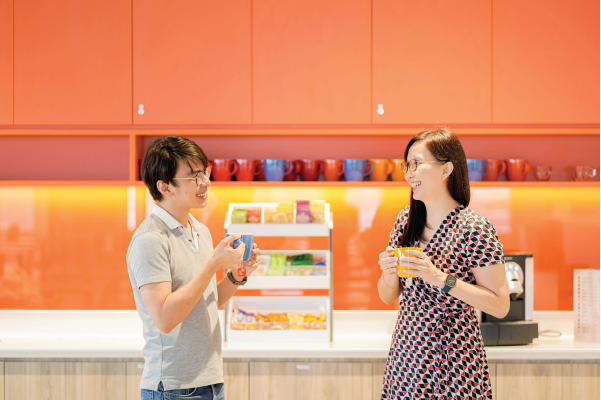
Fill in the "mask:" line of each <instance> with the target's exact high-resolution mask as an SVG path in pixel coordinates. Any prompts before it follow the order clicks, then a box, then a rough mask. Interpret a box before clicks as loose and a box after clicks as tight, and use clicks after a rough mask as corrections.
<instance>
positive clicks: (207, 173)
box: [173, 165, 211, 186]
mask: <svg viewBox="0 0 601 400" xmlns="http://www.w3.org/2000/svg"><path fill="white" fill-rule="evenodd" d="M205 176H206V177H207V178H210V177H211V166H210V165H209V166H208V167H207V168H206V169H205V170H204V171H201V172H199V173H197V174H196V176H195V177H193V178H173V179H190V180H194V182H195V183H196V186H200V185H202V181H204V179H205Z"/></svg>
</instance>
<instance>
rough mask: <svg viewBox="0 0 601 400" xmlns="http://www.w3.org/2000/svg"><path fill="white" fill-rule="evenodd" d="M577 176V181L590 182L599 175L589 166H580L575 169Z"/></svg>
mask: <svg viewBox="0 0 601 400" xmlns="http://www.w3.org/2000/svg"><path fill="white" fill-rule="evenodd" d="M574 172H575V176H574V178H575V179H576V180H577V181H590V180H591V179H592V178H594V177H595V175H597V170H596V169H595V168H593V167H589V166H587V165H578V166H576V167H574Z"/></svg>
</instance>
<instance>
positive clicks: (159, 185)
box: [157, 181, 172, 197]
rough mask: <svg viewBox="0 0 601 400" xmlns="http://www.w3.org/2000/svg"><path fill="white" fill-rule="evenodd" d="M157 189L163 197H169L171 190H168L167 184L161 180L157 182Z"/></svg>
mask: <svg viewBox="0 0 601 400" xmlns="http://www.w3.org/2000/svg"><path fill="white" fill-rule="evenodd" d="M157 189H158V190H159V192H161V194H162V195H163V196H165V197H169V196H171V195H172V193H171V191H170V190H169V185H168V184H167V183H165V182H163V181H158V182H157Z"/></svg>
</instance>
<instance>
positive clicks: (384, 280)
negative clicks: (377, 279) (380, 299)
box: [382, 276, 401, 290]
mask: <svg viewBox="0 0 601 400" xmlns="http://www.w3.org/2000/svg"><path fill="white" fill-rule="evenodd" d="M382 281H383V282H384V284H385V285H386V287H388V289H392V290H394V289H398V288H399V286H401V283H400V282H399V284H398V285H397V286H396V287H390V286H388V283H386V279H384V276H382Z"/></svg>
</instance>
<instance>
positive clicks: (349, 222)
mask: <svg viewBox="0 0 601 400" xmlns="http://www.w3.org/2000/svg"><path fill="white" fill-rule="evenodd" d="M408 196H409V189H408V188H398V187H396V188H381V187H366V188H361V187H325V188H324V187H302V188H293V187H282V188H277V187H261V188H236V187H221V188H211V190H210V199H209V206H208V208H206V209H204V210H193V214H194V216H195V217H196V218H198V220H199V221H201V222H202V223H204V224H206V225H207V226H208V227H209V229H210V230H211V233H212V235H213V242H214V243H215V244H216V243H217V242H218V241H219V240H220V239H221V238H222V237H223V235H224V229H223V222H224V217H225V213H226V211H227V207H228V205H229V203H231V202H242V203H243V202H279V201H290V200H303V199H326V200H327V201H328V202H329V203H330V204H331V207H332V211H333V213H334V234H333V247H334V257H333V265H334V308H335V309H338V310H349V309H371V310H383V309H393V308H395V307H396V306H395V305H394V304H393V305H390V306H386V305H385V304H383V303H382V302H381V301H380V299H379V298H378V293H377V290H376V282H377V280H378V277H379V276H380V272H379V267H378V264H377V258H378V253H379V252H381V251H382V249H384V248H385V246H386V243H387V240H388V234H389V232H390V229H391V227H392V225H393V223H394V220H395V218H396V216H397V213H398V212H399V210H400V209H402V208H403V207H404V206H405V205H407V204H408ZM151 205H152V202H151V201H148V197H147V195H146V190H145V189H144V188H142V187H136V188H133V187H131V188H127V187H106V188H98V187H2V188H0V266H1V267H2V269H1V270H0V309H133V308H134V302H133V295H132V290H131V287H130V283H129V279H128V276H127V268H126V265H125V253H126V250H127V247H128V245H129V241H130V239H131V236H132V233H133V230H135V228H136V227H137V225H139V224H140V222H141V221H142V220H143V219H144V218H145V216H146V213H147V212H148V210H149V208H150V206H151ZM470 208H472V209H473V210H475V211H476V212H478V213H480V214H482V215H484V216H486V217H487V218H488V219H489V220H490V221H491V222H492V223H493V224H494V225H495V227H496V228H497V231H498V232H499V236H500V238H501V242H502V243H503V245H504V246H505V252H506V253H510V252H531V253H533V254H534V260H535V267H534V269H535V271H534V291H535V292H534V308H535V309H536V310H571V309H572V304H573V303H572V276H573V273H572V271H573V270H574V269H576V268H599V188H598V187H596V188H595V187H593V188H590V187H584V188H583V187H576V188H574V187H572V188H569V187H564V188H473V189H472V204H471V205H470ZM257 242H258V243H259V245H260V247H262V248H264V249H267V248H271V249H277V248H280V249H295V248H298V249H309V248H313V249H317V248H325V247H327V240H324V239H319V238H300V239H284V238H261V239H260V240H257ZM308 294H309V293H308Z"/></svg>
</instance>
